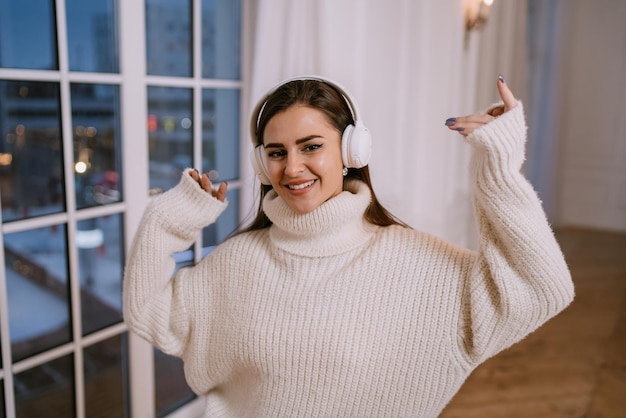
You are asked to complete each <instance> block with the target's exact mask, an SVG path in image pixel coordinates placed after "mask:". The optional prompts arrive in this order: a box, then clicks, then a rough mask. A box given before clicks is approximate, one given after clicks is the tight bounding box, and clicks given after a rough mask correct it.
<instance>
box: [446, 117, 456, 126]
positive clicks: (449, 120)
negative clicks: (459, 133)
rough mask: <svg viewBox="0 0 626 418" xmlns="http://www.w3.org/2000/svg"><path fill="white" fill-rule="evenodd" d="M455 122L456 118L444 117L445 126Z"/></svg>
mask: <svg viewBox="0 0 626 418" xmlns="http://www.w3.org/2000/svg"><path fill="white" fill-rule="evenodd" d="M455 123H456V118H448V119H446V126H452V125H454V124H455Z"/></svg>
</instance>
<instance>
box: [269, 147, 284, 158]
mask: <svg viewBox="0 0 626 418" xmlns="http://www.w3.org/2000/svg"><path fill="white" fill-rule="evenodd" d="M285 154H287V153H286V152H285V150H280V149H279V150H274V151H270V152H268V153H267V156H268V157H269V158H280V157H282V156H284V155H285Z"/></svg>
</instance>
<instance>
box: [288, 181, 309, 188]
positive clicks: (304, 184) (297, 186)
mask: <svg viewBox="0 0 626 418" xmlns="http://www.w3.org/2000/svg"><path fill="white" fill-rule="evenodd" d="M313 183H315V180H311V181H309V182H307V183H302V184H298V185H295V186H292V185H290V184H288V185H287V187H288V188H290V189H291V190H300V189H304V188H305V187H309V186H310V185H312V184H313Z"/></svg>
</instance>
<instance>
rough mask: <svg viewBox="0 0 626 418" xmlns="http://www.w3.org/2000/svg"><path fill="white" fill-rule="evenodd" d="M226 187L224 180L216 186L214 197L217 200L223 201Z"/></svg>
mask: <svg viewBox="0 0 626 418" xmlns="http://www.w3.org/2000/svg"><path fill="white" fill-rule="evenodd" d="M227 189H228V184H226V182H222V183H220V186H219V187H218V188H217V193H216V194H215V197H216V198H217V200H219V201H220V202H223V201H224V200H225V199H226V191H227Z"/></svg>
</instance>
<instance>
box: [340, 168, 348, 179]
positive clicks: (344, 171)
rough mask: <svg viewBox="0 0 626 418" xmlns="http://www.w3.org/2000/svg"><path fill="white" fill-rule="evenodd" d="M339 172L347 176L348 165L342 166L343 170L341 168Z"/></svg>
mask: <svg viewBox="0 0 626 418" xmlns="http://www.w3.org/2000/svg"><path fill="white" fill-rule="evenodd" d="M341 174H343V176H344V177H345V176H347V175H348V167H344V168H343V170H341Z"/></svg>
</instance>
